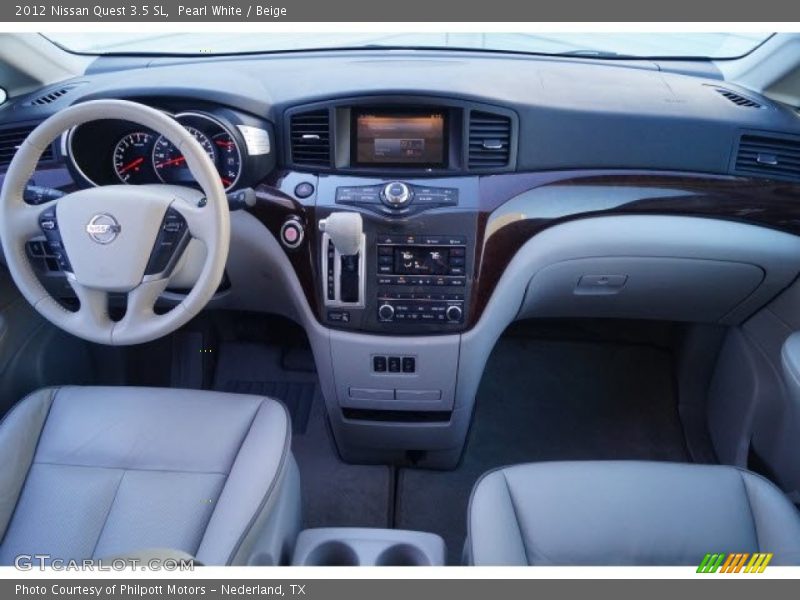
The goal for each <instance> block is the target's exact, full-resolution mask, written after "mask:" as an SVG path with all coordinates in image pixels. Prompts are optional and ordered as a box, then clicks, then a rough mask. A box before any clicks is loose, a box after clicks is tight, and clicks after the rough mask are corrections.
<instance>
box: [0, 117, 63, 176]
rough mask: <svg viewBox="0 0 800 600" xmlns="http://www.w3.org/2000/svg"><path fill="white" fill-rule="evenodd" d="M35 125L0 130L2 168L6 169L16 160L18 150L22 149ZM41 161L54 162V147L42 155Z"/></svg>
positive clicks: (48, 148)
mask: <svg viewBox="0 0 800 600" xmlns="http://www.w3.org/2000/svg"><path fill="white" fill-rule="evenodd" d="M34 127H35V125H28V126H25V127H12V128H9V129H0V168H5V167H7V166H8V164H9V163H10V162H11V159H12V158H14V155H15V154H16V153H17V149H18V148H19V147H20V145H21V144H22V142H24V141H25V138H27V137H28V135H29V134H30V132H31V131H33V129H34ZM39 160H53V146H52V144H51V145H50V146H48V147H47V149H46V150H45V151H44V152H43V153H42V157H41V158H40V159H39Z"/></svg>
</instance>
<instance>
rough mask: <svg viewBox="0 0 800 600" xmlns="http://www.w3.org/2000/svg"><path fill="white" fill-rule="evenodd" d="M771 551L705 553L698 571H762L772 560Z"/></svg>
mask: <svg viewBox="0 0 800 600" xmlns="http://www.w3.org/2000/svg"><path fill="white" fill-rule="evenodd" d="M772 556H773V554H772V552H754V553H753V554H748V553H747V552H733V553H728V554H725V553H724V552H721V553H717V554H710V553H709V554H706V555H705V556H704V557H703V560H702V561H701V563H700V566H699V567H697V572H698V573H763V572H764V570H765V569H766V568H767V565H768V564H769V563H770V561H771V560H772Z"/></svg>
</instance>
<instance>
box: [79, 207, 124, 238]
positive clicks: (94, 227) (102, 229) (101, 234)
mask: <svg viewBox="0 0 800 600" xmlns="http://www.w3.org/2000/svg"><path fill="white" fill-rule="evenodd" d="M121 231H122V227H121V226H120V224H119V223H118V222H117V220H116V219H115V218H114V217H113V216H112V215H110V214H108V213H98V214H96V215H94V216H93V217H92V218H91V219H89V222H88V223H87V224H86V233H88V234H89V237H90V238H92V241H94V242H97V243H98V244H110V243H111V242H113V241H114V240H116V239H117V236H119V234H120V232H121Z"/></svg>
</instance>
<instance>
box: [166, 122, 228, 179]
mask: <svg viewBox="0 0 800 600" xmlns="http://www.w3.org/2000/svg"><path fill="white" fill-rule="evenodd" d="M184 127H186V130H187V131H188V132H189V133H191V134H192V136H193V137H194V139H196V140H197V141H198V142H199V143H200V145H201V146H202V147H203V150H205V151H206V154H208V157H209V158H210V159H211V161H212V162H213V163H215V164H216V162H217V153H216V150H214V145H213V144H212V143H211V140H210V139H208V136H207V135H206V134H205V133H203V132H202V131H200V130H199V129H197V128H195V127H190V126H188V125H184ZM153 168H154V169H155V170H156V174H157V175H158V177H159V179H161V181H162V182H164V183H175V184H179V185H184V184H187V183H193V182H194V177H192V173H191V172H190V171H189V167H187V166H186V159H185V158H184V157H183V154H181V152H180V150H178V149H177V148H176V147H175V145H174V144H173V143H172V142H170V141H169V140H168V139H167V138H165V137H164V136H163V135H162V136H161V137H159V138H158V140H156V143H155V146H153Z"/></svg>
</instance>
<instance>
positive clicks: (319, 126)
mask: <svg viewBox="0 0 800 600" xmlns="http://www.w3.org/2000/svg"><path fill="white" fill-rule="evenodd" d="M290 129H291V132H290V137H291V150H292V162H294V163H295V164H297V165H309V166H320V167H329V166H330V164H331V132H330V113H329V112H328V110H327V109H323V110H316V111H312V112H305V113H298V114H295V115H292V117H291V125H290Z"/></svg>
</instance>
